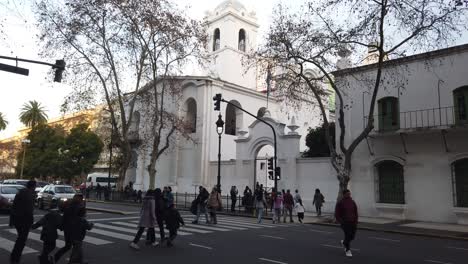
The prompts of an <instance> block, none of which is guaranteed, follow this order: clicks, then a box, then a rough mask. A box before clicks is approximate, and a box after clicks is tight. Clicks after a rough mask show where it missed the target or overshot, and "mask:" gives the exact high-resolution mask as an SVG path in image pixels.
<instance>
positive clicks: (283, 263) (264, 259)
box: [258, 258, 288, 264]
mask: <svg viewBox="0 0 468 264" xmlns="http://www.w3.org/2000/svg"><path fill="white" fill-rule="evenodd" d="M258 259H259V260H263V261H266V262H271V263H277V264H288V263H287V262H281V261H277V260H272V259H267V258H258Z"/></svg>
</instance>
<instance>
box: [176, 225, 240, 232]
mask: <svg viewBox="0 0 468 264" xmlns="http://www.w3.org/2000/svg"><path fill="white" fill-rule="evenodd" d="M185 225H186V226H187V227H193V228H201V229H208V230H211V231H223V232H225V231H232V229H226V228H220V227H214V226H208V225H202V224H185Z"/></svg>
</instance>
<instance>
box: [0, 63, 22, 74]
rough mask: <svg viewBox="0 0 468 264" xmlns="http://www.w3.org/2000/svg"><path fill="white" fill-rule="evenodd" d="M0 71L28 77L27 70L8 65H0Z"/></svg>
mask: <svg viewBox="0 0 468 264" xmlns="http://www.w3.org/2000/svg"><path fill="white" fill-rule="evenodd" d="M0 71H6V72H12V73H16V74H22V75H26V76H28V75H29V69H25V68H20V67H16V66H12V65H8V64H3V63H0Z"/></svg>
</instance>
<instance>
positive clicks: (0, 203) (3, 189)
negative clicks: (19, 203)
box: [0, 184, 25, 210]
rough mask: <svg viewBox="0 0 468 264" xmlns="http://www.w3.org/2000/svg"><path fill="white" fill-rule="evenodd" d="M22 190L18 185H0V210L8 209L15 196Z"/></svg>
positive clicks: (22, 187) (21, 186)
mask: <svg viewBox="0 0 468 264" xmlns="http://www.w3.org/2000/svg"><path fill="white" fill-rule="evenodd" d="M24 188H25V187H24V186H23V185H19V184H0V209H7V210H8V209H10V207H11V205H12V204H13V200H14V199H15V196H16V194H17V193H18V192H19V190H21V189H24Z"/></svg>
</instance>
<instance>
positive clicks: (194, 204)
mask: <svg viewBox="0 0 468 264" xmlns="http://www.w3.org/2000/svg"><path fill="white" fill-rule="evenodd" d="M197 207H198V199H195V200H193V201H192V204H191V205H190V212H191V213H192V214H194V215H197V209H198V208H197Z"/></svg>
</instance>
